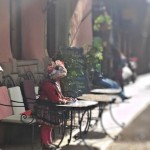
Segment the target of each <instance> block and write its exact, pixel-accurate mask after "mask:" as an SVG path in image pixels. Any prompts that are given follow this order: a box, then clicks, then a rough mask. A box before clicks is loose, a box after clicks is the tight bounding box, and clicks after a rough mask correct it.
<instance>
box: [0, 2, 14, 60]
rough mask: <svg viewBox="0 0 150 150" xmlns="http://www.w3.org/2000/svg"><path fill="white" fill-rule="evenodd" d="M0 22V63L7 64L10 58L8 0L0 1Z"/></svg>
mask: <svg viewBox="0 0 150 150" xmlns="http://www.w3.org/2000/svg"><path fill="white" fill-rule="evenodd" d="M0 22H1V23H0V62H7V61H9V58H12V53H11V48H10V14H9V0H0Z"/></svg>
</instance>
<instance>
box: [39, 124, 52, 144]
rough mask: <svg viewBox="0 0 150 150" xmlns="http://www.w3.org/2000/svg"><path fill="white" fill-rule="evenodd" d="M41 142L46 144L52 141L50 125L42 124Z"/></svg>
mask: <svg viewBox="0 0 150 150" xmlns="http://www.w3.org/2000/svg"><path fill="white" fill-rule="evenodd" d="M41 139H42V144H44V145H47V144H50V143H52V127H50V126H47V125H43V126H42V128H41Z"/></svg>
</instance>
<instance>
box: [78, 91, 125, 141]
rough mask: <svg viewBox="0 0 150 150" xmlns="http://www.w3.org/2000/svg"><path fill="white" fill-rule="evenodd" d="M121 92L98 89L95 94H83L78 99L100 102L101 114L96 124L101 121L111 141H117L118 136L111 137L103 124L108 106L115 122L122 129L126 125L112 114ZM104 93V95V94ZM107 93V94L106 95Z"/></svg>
mask: <svg viewBox="0 0 150 150" xmlns="http://www.w3.org/2000/svg"><path fill="white" fill-rule="evenodd" d="M119 91H120V90H118V89H113V90H112V89H107V90H104V89H103V90H101V89H100V90H99V89H96V90H93V93H89V94H83V95H81V96H79V97H78V99H80V100H86V101H88V100H90V101H91V100H92V101H96V102H98V104H99V114H98V119H96V124H97V122H98V120H100V123H101V127H102V129H103V131H104V133H105V134H106V135H107V136H109V137H110V138H111V139H113V140H115V139H116V138H117V136H115V137H114V136H111V135H110V134H109V133H108V132H107V130H106V128H105V126H104V124H103V119H102V118H103V112H104V110H106V106H108V110H109V112H110V115H111V117H112V119H113V121H114V122H115V123H116V124H117V125H118V126H119V127H121V128H123V127H124V124H120V123H119V122H118V121H117V120H116V119H115V117H114V115H113V113H112V104H114V103H116V96H117V94H118V92H119ZM102 93H103V94H102ZM104 93H105V94H104Z"/></svg>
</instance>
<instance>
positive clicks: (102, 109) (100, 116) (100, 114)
mask: <svg viewBox="0 0 150 150" xmlns="http://www.w3.org/2000/svg"><path fill="white" fill-rule="evenodd" d="M99 107H100V112H99V119H100V124H101V127H102V130H103V131H104V133H105V134H106V135H107V136H108V137H110V138H111V139H113V140H116V139H117V138H118V137H117V136H115V137H112V136H111V135H110V134H109V133H108V132H107V130H106V129H105V127H104V124H103V119H102V118H103V112H104V110H105V107H106V105H103V106H102V105H99ZM102 107H103V108H102Z"/></svg>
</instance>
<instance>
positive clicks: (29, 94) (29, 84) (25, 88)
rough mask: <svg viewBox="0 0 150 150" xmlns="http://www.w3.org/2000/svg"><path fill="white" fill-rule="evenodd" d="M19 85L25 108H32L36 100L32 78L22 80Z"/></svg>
mask: <svg viewBox="0 0 150 150" xmlns="http://www.w3.org/2000/svg"><path fill="white" fill-rule="evenodd" d="M20 87H21V92H22V96H23V101H24V104H25V108H26V110H29V109H30V110H34V105H35V102H36V93H35V87H34V82H33V81H32V80H23V81H22V82H21V84H20Z"/></svg>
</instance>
